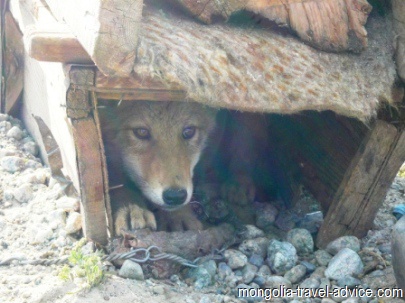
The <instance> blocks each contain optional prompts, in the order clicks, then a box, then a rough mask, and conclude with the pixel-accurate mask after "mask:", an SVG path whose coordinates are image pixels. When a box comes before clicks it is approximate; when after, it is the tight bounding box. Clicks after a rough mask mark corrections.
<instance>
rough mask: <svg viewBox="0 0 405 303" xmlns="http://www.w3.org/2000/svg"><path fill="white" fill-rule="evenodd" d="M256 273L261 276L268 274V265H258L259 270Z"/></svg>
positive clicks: (269, 272) (269, 271)
mask: <svg viewBox="0 0 405 303" xmlns="http://www.w3.org/2000/svg"><path fill="white" fill-rule="evenodd" d="M257 275H258V276H262V277H264V276H270V275H271V270H270V267H268V266H267V265H262V266H260V268H259V270H258V271H257Z"/></svg>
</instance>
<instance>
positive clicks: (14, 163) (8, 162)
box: [0, 156, 25, 173]
mask: <svg viewBox="0 0 405 303" xmlns="http://www.w3.org/2000/svg"><path fill="white" fill-rule="evenodd" d="M0 164H1V166H2V167H3V168H4V169H5V170H6V171H8V172H9V173H15V172H17V171H21V170H23V169H24V167H25V161H24V159H22V158H20V157H16V156H6V157H3V158H1V161H0Z"/></svg>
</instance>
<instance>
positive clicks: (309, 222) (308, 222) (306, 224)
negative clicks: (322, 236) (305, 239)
mask: <svg viewBox="0 0 405 303" xmlns="http://www.w3.org/2000/svg"><path fill="white" fill-rule="evenodd" d="M322 223H323V213H322V212H321V211H315V212H312V213H308V214H306V215H305V216H304V218H303V219H302V220H300V221H299V222H298V223H297V227H299V228H303V229H306V230H308V231H309V232H310V233H311V234H316V233H317V232H318V230H319V227H320V226H321V225H322Z"/></svg>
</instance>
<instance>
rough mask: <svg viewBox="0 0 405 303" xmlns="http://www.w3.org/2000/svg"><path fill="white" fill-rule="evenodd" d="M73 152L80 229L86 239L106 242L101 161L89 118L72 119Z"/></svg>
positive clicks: (92, 125) (97, 143)
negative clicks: (76, 178) (80, 222)
mask: <svg viewBox="0 0 405 303" xmlns="http://www.w3.org/2000/svg"><path fill="white" fill-rule="evenodd" d="M72 130H73V138H74V141H75V146H76V152H77V165H78V166H77V169H78V172H79V182H80V192H81V209H82V212H81V213H82V218H83V230H84V234H85V236H86V238H89V239H91V240H92V241H95V242H97V243H100V244H102V245H106V244H107V242H108V234H107V217H106V207H105V196H104V193H105V188H104V176H103V170H102V168H103V161H102V157H101V153H100V140H99V134H98V131H97V126H96V124H95V122H94V120H93V118H92V117H89V118H85V119H78V120H76V119H74V120H73V121H72Z"/></svg>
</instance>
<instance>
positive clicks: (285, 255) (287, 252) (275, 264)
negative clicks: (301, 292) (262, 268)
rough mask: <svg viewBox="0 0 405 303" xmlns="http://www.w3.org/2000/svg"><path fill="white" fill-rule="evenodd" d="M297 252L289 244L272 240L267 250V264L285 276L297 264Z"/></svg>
mask: <svg viewBox="0 0 405 303" xmlns="http://www.w3.org/2000/svg"><path fill="white" fill-rule="evenodd" d="M297 260H298V257H297V251H296V249H295V247H294V246H293V245H292V244H291V243H289V242H280V241H277V240H274V239H273V240H271V241H270V244H269V246H268V249H267V263H268V264H269V266H270V268H271V270H272V271H273V272H275V273H276V274H278V275H284V274H285V273H286V271H287V270H289V269H291V268H293V267H294V266H295V263H296V262H297Z"/></svg>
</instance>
